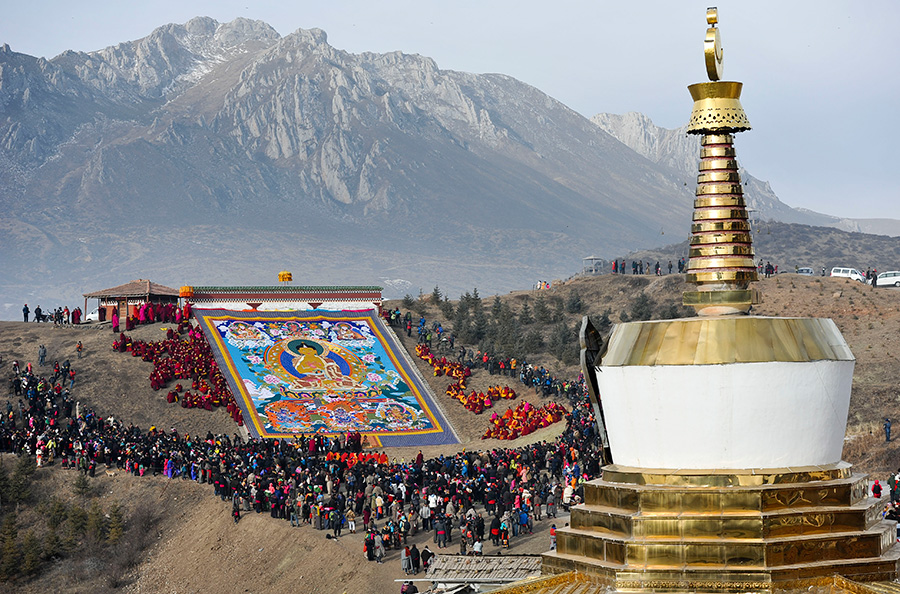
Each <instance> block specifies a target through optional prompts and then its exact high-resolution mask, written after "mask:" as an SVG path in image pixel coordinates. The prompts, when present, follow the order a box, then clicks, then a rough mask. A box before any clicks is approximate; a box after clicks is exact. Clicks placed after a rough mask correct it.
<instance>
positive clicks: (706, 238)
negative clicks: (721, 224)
mask: <svg viewBox="0 0 900 594" xmlns="http://www.w3.org/2000/svg"><path fill="white" fill-rule="evenodd" d="M749 241H750V233H749V232H743V231H742V232H735V233H730V232H729V233H718V232H716V233H706V234H703V235H693V236H691V240H690V243H691V245H710V244H716V243H745V242H749Z"/></svg>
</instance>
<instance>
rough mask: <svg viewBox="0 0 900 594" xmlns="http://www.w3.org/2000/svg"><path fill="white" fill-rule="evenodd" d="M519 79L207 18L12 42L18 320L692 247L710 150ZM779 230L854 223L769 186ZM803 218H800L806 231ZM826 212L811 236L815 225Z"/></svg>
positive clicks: (411, 282) (553, 269)
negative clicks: (31, 52) (92, 296)
mask: <svg viewBox="0 0 900 594" xmlns="http://www.w3.org/2000/svg"><path fill="white" fill-rule="evenodd" d="M594 120H595V123H592V122H591V121H590V120H588V119H586V118H584V117H582V116H581V115H579V114H578V113H576V112H574V111H573V110H571V109H569V108H568V107H566V106H565V105H563V104H561V103H560V102H558V101H556V100H554V99H552V98H551V97H549V96H547V95H545V94H544V93H542V92H541V91H539V90H537V89H535V88H533V87H531V86H528V85H526V84H524V83H522V82H520V81H517V80H516V79H513V78H511V77H508V76H504V75H499V74H483V75H478V74H469V73H463V72H454V71H447V70H441V69H439V68H438V67H437V64H435V62H434V61H433V60H431V59H429V58H426V57H422V56H418V55H406V54H402V53H399V52H396V53H390V54H374V53H364V54H358V55H357V54H350V53H347V52H344V51H340V50H337V49H335V48H333V47H332V46H330V45H329V44H328V43H327V39H326V35H325V33H324V32H322V31H320V30H317V29H312V30H303V29H301V30H298V31H296V32H294V33H292V34H290V35H287V36H285V37H281V36H279V34H278V33H277V32H276V31H275V30H274V29H272V28H271V27H270V26H268V25H267V24H265V23H262V22H260V21H250V20H246V19H237V20H235V21H232V22H230V23H218V22H216V21H214V20H212V19H209V18H195V19H192V20H190V21H188V22H187V23H185V24H183V25H166V26H164V27H160V28H158V29H156V30H155V31H153V32H152V33H151V34H150V35H148V36H147V37H145V38H143V39H139V40H137V41H131V42H125V43H121V44H119V45H116V46H114V47H110V48H106V49H103V50H99V51H96V52H91V53H83V52H73V51H67V52H65V53H63V54H61V55H59V56H57V57H55V58H53V59H51V60H45V59H42V58H35V57H32V56H28V55H25V54H20V53H16V52H14V51H12V50H11V49H10V48H9V46H6V45H4V46H2V47H0V212H2V214H0V279H2V280H0V317H3V318H16V317H17V316H18V311H19V310H20V308H21V302H23V301H24V300H27V301H29V303H30V304H31V305H32V307H34V305H36V304H37V303H40V302H42V303H41V304H42V305H43V306H44V307H45V308H46V307H48V306H50V307H52V306H54V305H57V304H62V303H68V304H69V305H74V304H76V303H79V302H80V295H81V294H82V293H84V292H88V291H93V290H97V289H101V288H105V287H109V286H114V285H118V284H121V283H123V282H127V281H129V280H132V279H134V278H138V277H141V278H150V279H152V280H153V281H155V282H160V283H163V284H168V285H172V286H180V285H181V284H274V283H275V282H276V274H277V271H279V270H283V269H287V270H291V271H292V272H293V273H294V278H295V279H296V281H297V282H298V284H381V285H384V286H385V287H386V294H387V295H389V296H399V295H403V294H404V293H407V292H409V293H413V294H415V293H418V291H419V290H420V289H422V290H424V291H425V292H429V291H430V290H431V289H432V288H433V285H434V284H436V283H440V284H441V285H442V288H443V289H445V290H446V291H447V292H449V293H450V294H451V295H452V294H455V292H462V291H464V290H466V289H471V288H472V287H475V286H477V287H478V289H479V290H480V291H481V292H482V293H483V294H491V293H499V292H505V291H508V290H510V289H513V288H521V287H527V286H529V285H530V284H532V283H534V282H535V281H537V280H539V279H545V280H550V279H554V278H561V277H565V276H568V275H570V274H571V273H572V272H575V271H577V270H578V269H580V264H581V258H582V257H584V256H588V255H599V256H607V257H614V256H617V255H623V254H625V253H627V252H630V251H633V250H636V249H640V248H645V247H654V246H659V245H662V244H667V243H671V241H672V239H673V238H677V237H683V236H685V235H686V233H687V230H688V228H689V223H690V211H691V204H692V200H693V189H694V188H693V181H692V180H693V179H694V176H693V174H692V172H691V165H690V163H691V160H692V159H691V157H690V155H689V153H690V151H691V150H693V151H694V153H695V154H696V153H697V150H696V146H695V147H694V148H693V149H692V148H691V146H690V145H691V141H692V140H693V139H683V138H682V139H681V140H679V139H678V137H679V136H683V135H682V134H680V133H678V131H664V130H662V129H659V128H656V127H655V126H652V123H650V121H649V120H648V119H646V118H644V117H643V116H640V115H638V114H628V115H626V116H608V115H601V116H597V117H595V118H594ZM747 194H748V197H749V199H751V201H755V202H752V203H753V204H754V205H755V206H754V208H755V209H756V212H757V216H758V217H760V218H761V219H768V218H773V219H778V220H791V221H796V222H805V223H809V224H835V221H836V220H835V219H834V217H828V216H827V215H819V214H816V213H808V212H806V211H799V210H796V209H791V208H790V207H787V206H786V205H784V204H782V203H781V202H780V201H779V200H778V198H777V197H776V196H775V195H774V194H773V193H772V192H771V189H769V188H768V186H767V185H766V184H765V183H764V182H758V181H756V180H753V179H752V178H749V177H748V186H747ZM791 217H795V218H791ZM804 217H805V218H804Z"/></svg>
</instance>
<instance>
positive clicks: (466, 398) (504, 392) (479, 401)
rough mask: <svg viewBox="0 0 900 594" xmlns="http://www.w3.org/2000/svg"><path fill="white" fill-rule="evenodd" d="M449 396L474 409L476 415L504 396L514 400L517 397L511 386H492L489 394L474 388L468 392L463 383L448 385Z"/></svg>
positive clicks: (469, 408) (471, 409) (467, 407)
mask: <svg viewBox="0 0 900 594" xmlns="http://www.w3.org/2000/svg"><path fill="white" fill-rule="evenodd" d="M447 396H450V397H451V398H455V399H456V400H459V401H460V402H461V403H462V405H463V406H465V407H466V409H467V410H470V411H472V412H473V413H475V414H476V415H480V414H481V413H483V412H484V409H486V408H491V407H492V406H494V402H496V401H497V400H499V399H501V398H504V399H507V400H512V399H514V398H515V397H516V391H515V390H513V389H512V388H510V387H509V386H502V387H501V386H491V387H490V388H488V391H487V394H485V393H484V392H476V391H475V390H472V391H471V392H469V393H468V394H466V386H465V384H463V383H456V384H450V385H449V386H447Z"/></svg>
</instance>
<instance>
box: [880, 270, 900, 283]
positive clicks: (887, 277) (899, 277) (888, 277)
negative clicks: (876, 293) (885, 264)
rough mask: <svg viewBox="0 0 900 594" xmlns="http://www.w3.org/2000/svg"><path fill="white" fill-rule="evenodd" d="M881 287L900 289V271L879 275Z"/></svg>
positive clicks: (890, 271)
mask: <svg viewBox="0 0 900 594" xmlns="http://www.w3.org/2000/svg"><path fill="white" fill-rule="evenodd" d="M878 286H879V287H888V286H890V287H900V270H889V271H887V272H882V273H881V274H879V275H878Z"/></svg>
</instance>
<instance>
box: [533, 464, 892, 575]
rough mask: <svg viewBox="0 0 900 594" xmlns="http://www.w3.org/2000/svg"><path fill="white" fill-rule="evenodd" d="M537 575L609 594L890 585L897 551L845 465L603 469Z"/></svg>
mask: <svg viewBox="0 0 900 594" xmlns="http://www.w3.org/2000/svg"><path fill="white" fill-rule="evenodd" d="M584 493H585V501H584V503H583V504H582V505H579V506H576V507H574V508H573V509H572V517H571V526H570V527H568V528H560V529H558V530H557V550H556V551H551V552H550V553H547V554H545V555H544V564H543V572H544V573H545V574H547V573H563V572H568V571H578V572H582V573H585V574H591V575H593V576H595V578H597V579H598V580H599V582H600V583H605V584H606V585H608V586H611V587H614V588H615V589H616V590H617V591H621V592H631V591H635V592H637V591H653V592H670V591H672V592H674V591H709V592H748V591H759V592H768V591H772V590H774V589H787V588H792V587H798V586H800V585H801V584H803V583H813V582H814V581H815V580H818V579H820V578H825V577H829V576H832V575H834V574H840V575H843V576H846V577H850V578H852V579H856V580H863V581H872V580H891V579H893V578H894V577H895V576H896V575H897V571H898V561H900V546H898V545H897V544H896V526H895V523H894V522H889V521H885V520H883V519H882V517H881V506H880V503H881V502H880V501H879V500H877V499H874V498H871V497H868V495H867V480H866V477H865V476H864V475H860V474H856V473H853V472H852V469H851V468H850V466H849V465H848V464H845V463H841V464H837V465H833V466H827V467H807V468H783V469H769V470H765V471H746V472H744V473H741V474H736V473H735V472H734V471H714V470H708V471H703V470H691V471H675V472H673V471H670V470H650V469H644V468H629V467H620V466H616V465H610V466H607V467H606V468H604V470H603V478H602V479H600V480H596V481H591V482H589V483H586V484H585V486H584Z"/></svg>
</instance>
